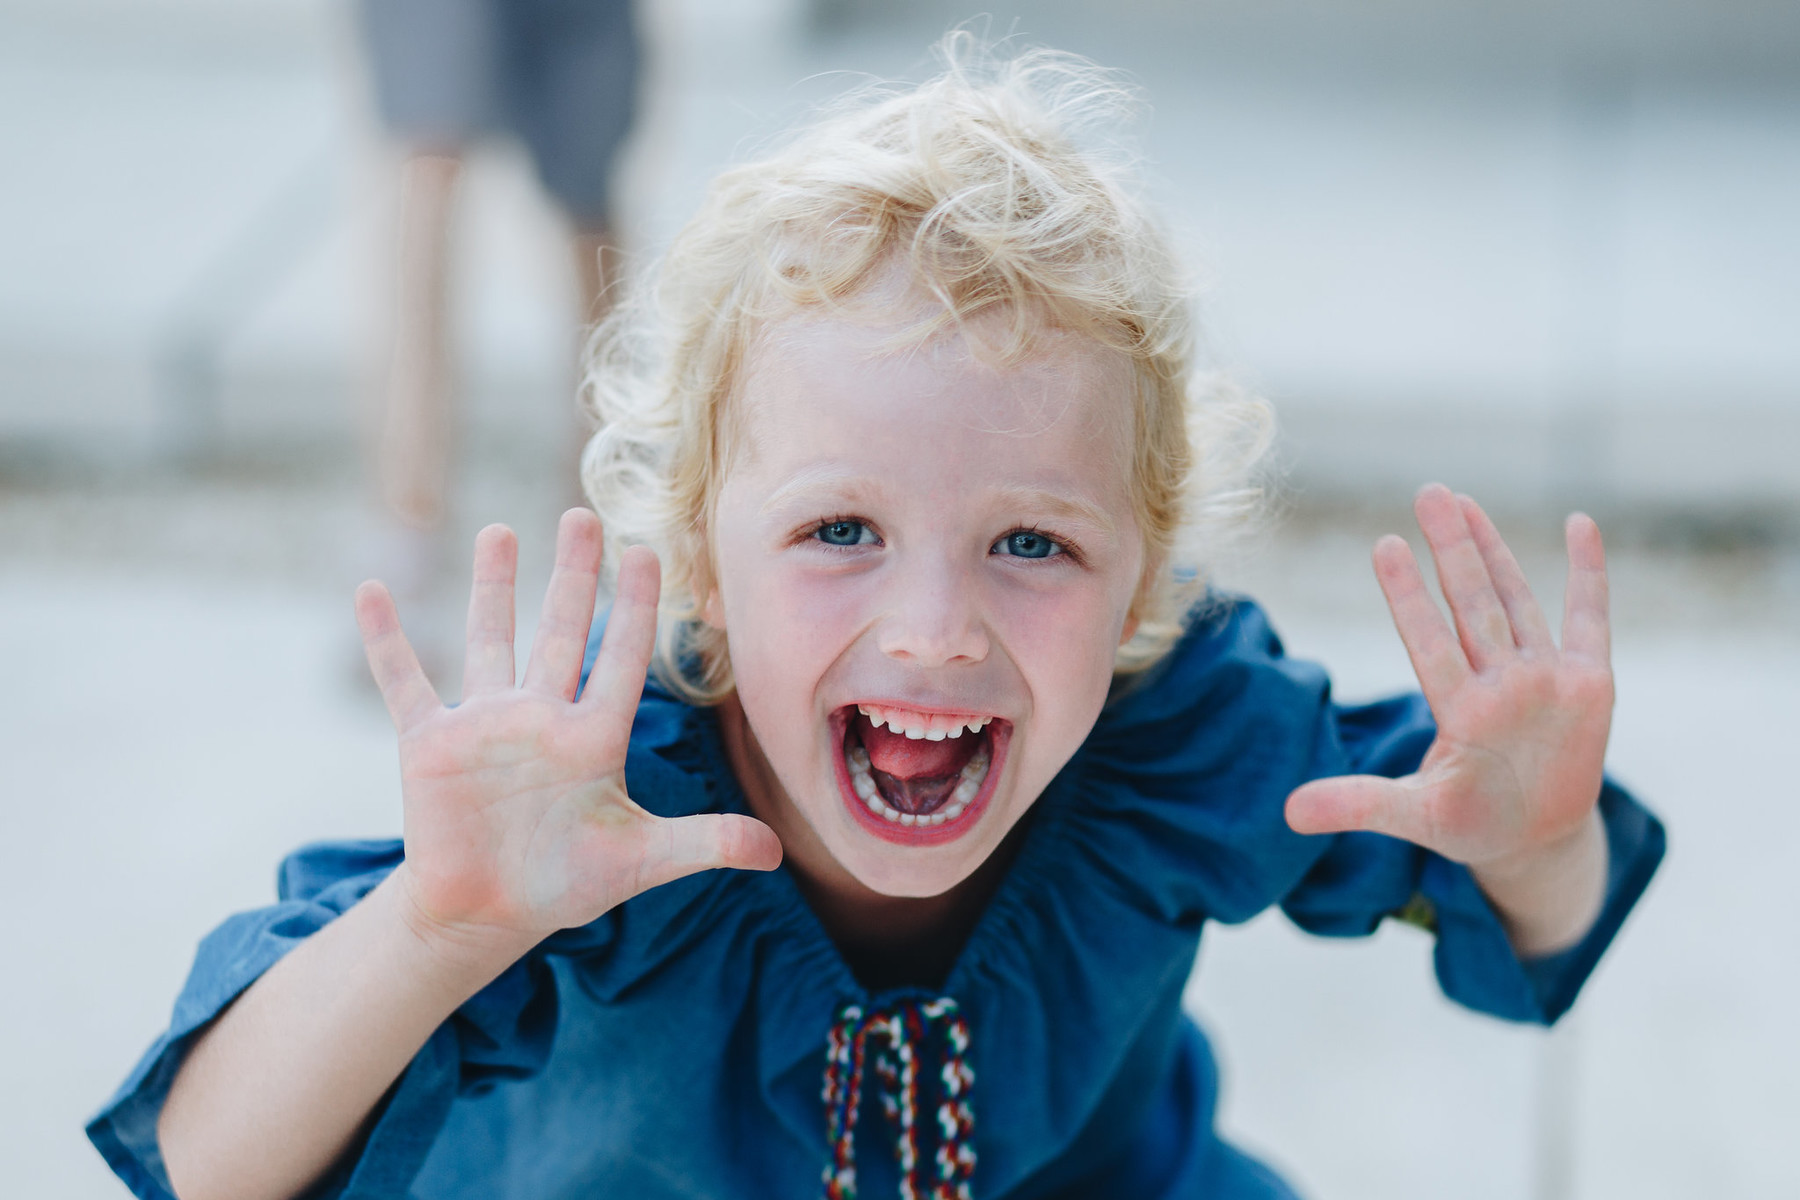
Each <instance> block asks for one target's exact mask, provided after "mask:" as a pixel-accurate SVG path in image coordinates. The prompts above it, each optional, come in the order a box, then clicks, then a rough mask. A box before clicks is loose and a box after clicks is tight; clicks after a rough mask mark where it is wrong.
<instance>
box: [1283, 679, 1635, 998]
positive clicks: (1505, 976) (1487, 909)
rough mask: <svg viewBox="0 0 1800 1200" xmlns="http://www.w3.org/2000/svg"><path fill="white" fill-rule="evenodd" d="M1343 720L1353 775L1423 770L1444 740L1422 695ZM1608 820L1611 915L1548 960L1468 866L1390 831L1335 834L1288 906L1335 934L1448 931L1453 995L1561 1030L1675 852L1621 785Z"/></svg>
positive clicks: (1448, 984)
mask: <svg viewBox="0 0 1800 1200" xmlns="http://www.w3.org/2000/svg"><path fill="white" fill-rule="evenodd" d="M1332 718H1333V721H1334V724H1335V734H1336V737H1337V740H1338V742H1339V743H1340V744H1341V746H1342V748H1343V752H1344V755H1345V757H1346V758H1347V760H1348V771H1349V772H1350V773H1356V774H1373V775H1387V776H1390V777H1394V776H1399V775H1404V774H1407V773H1409V772H1411V771H1412V770H1413V769H1414V768H1415V767H1417V765H1418V763H1419V761H1420V760H1421V759H1422V758H1423V757H1424V754H1425V751H1426V750H1427V749H1428V748H1429V747H1430V745H1431V741H1432V738H1433V737H1434V736H1435V733H1436V730H1435V726H1434V725H1433V723H1432V719H1431V711H1430V709H1429V708H1428V707H1427V706H1426V704H1425V700H1424V698H1423V697H1421V696H1417V695H1411V696H1402V697H1397V698H1395V699H1392V700H1385V701H1382V702H1379V703H1376V704H1369V705H1362V706H1357V707H1341V706H1334V708H1333V709H1332ZM1600 816H1601V819H1602V822H1603V823H1604V825H1605V828H1606V840H1607V850H1608V869H1607V885H1606V898H1605V900H1604V901H1603V903H1602V905H1601V909H1600V915H1599V917H1598V918H1597V919H1596V920H1595V922H1594V925H1593V927H1592V928H1591V929H1590V930H1589V931H1588V933H1587V935H1586V936H1585V937H1583V938H1582V940H1581V941H1580V942H1578V943H1577V944H1576V945H1574V946H1573V947H1571V948H1569V949H1568V950H1565V951H1562V952H1559V953H1557V954H1554V955H1550V956H1547V957H1544V958H1538V959H1526V960H1521V959H1520V958H1519V957H1518V956H1517V955H1516V954H1515V953H1514V952H1513V949H1512V945H1511V943H1510V942H1509V941H1508V940H1507V937H1506V931H1505V929H1504V928H1503V927H1502V926H1501V924H1500V918H1499V916H1498V914H1496V913H1495V912H1494V909H1493V906H1492V905H1491V904H1490V903H1489V902H1488V899H1487V897H1486V895H1485V894H1483V892H1482V890H1481V888H1480V886H1479V885H1478V884H1477V883H1476V882H1475V878H1474V876H1473V875H1472V874H1471V873H1470V871H1469V869H1468V868H1467V867H1464V866H1462V865H1461V864H1458V863H1454V862H1451V861H1450V860H1448V859H1445V858H1443V857H1440V856H1439V855H1437V854H1434V853H1432V852H1430V851H1428V850H1425V849H1423V848H1421V847H1419V846H1415V845H1413V844H1411V843H1409V842H1405V841H1401V840H1399V839H1397V838H1391V837H1387V836H1385V835H1382V834H1376V833H1341V834H1335V835H1330V843H1329V845H1328V847H1327V848H1326V849H1325V850H1324V852H1323V853H1322V854H1320V856H1319V858H1318V859H1317V861H1316V862H1315V863H1314V864H1313V866H1312V868H1311V869H1310V870H1309V871H1308V872H1307V873H1306V875H1305V876H1304V877H1303V878H1302V879H1301V881H1300V883H1299V884H1298V886H1296V887H1295V888H1294V889H1293V890H1292V891H1291V892H1289V893H1288V894H1287V895H1286V896H1285V897H1284V898H1283V900H1282V908H1283V910H1284V911H1286V913H1287V914H1288V916H1289V917H1290V918H1291V919H1292V920H1293V921H1294V923H1295V924H1297V925H1299V926H1300V927H1301V928H1302V929H1305V930H1307V931H1309V932H1311V933H1316V934H1322V935H1325V936H1328V937H1354V936H1362V935H1366V934H1369V933H1373V932H1374V930H1375V928H1376V927H1377V926H1378V925H1379V924H1380V923H1381V922H1382V920H1384V919H1386V918H1396V919H1399V920H1403V921H1407V922H1409V923H1412V924H1416V925H1419V926H1421V927H1423V928H1425V929H1427V930H1430V931H1431V932H1432V933H1434V934H1435V935H1436V939H1437V944H1436V948H1435V950H1434V953H1433V958H1434V962H1435V966H1436V969H1437V977H1438V982H1439V984H1440V986H1442V988H1443V989H1444V994H1445V995H1447V996H1449V997H1450V998H1451V999H1452V1000H1455V1001H1456V1002H1457V1003H1459V1004H1462V1005H1465V1006H1466V1007H1469V1008H1472V1009H1475V1010H1477V1011H1480V1012H1485V1013H1489V1014H1492V1015H1494V1016H1498V1017H1504V1018H1507V1019H1509V1020H1514V1021H1529V1022H1533V1023H1537V1024H1545V1025H1547V1024H1551V1023H1553V1022H1554V1021H1556V1020H1557V1018H1559V1017H1560V1016H1562V1014H1563V1013H1565V1012H1567V1011H1568V1009H1569V1007H1570V1006H1571V1005H1573V1004H1574V1002H1575V997H1576V995H1577V994H1578V993H1579V992H1580V990H1581V987H1582V984H1583V983H1584V982H1586V980H1587V977H1588V975H1589V974H1590V973H1591V972H1592V971H1593V969H1594V966H1595V964H1596V963H1598V962H1599V960H1600V956H1601V954H1602V953H1603V952H1604V951H1605V950H1606V948H1607V946H1608V945H1609V944H1610V943H1611V942H1612V939H1613V937H1614V936H1615V935H1616V934H1617V933H1618V931H1619V928H1620V926H1621V925H1622V924H1623V923H1624V921H1625V917H1626V915H1627V914H1628V913H1629V912H1630V911H1631V908H1632V906H1633V905H1634V904H1636V902H1637V899H1638V897H1639V896H1640V895H1642V894H1643V891H1644V889H1645V887H1646V886H1648V884H1649V882H1650V877H1651V875H1653V874H1654V873H1655V871H1656V867H1657V864H1658V863H1659V862H1661V860H1662V856H1663V852H1664V848H1665V840H1664V832H1663V827H1662V824H1661V822H1659V821H1658V820H1657V819H1656V818H1655V817H1654V816H1652V815H1651V814H1650V813H1649V812H1648V811H1647V810H1646V809H1645V808H1644V807H1643V806H1642V805H1641V804H1639V803H1638V802H1637V801H1636V800H1635V799H1633V798H1632V797H1631V796H1630V795H1629V794H1628V793H1627V792H1626V791H1625V790H1624V789H1623V788H1621V787H1619V786H1618V785H1617V784H1616V783H1614V782H1613V781H1612V780H1611V779H1608V780H1607V781H1606V782H1605V783H1604V785H1603V787H1602V789H1601V794H1600Z"/></svg>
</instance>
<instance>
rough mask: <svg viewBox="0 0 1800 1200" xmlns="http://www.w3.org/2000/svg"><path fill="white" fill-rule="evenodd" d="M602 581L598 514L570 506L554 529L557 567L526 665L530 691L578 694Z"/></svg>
mask: <svg viewBox="0 0 1800 1200" xmlns="http://www.w3.org/2000/svg"><path fill="white" fill-rule="evenodd" d="M599 586H600V518H599V517H596V516H595V515H594V514H593V513H592V512H591V511H589V510H588V509H585V508H571V509H570V510H569V511H568V512H566V513H564V514H563V515H562V522H561V524H560V525H558V527H557V530H556V567H555V569H554V570H552V571H551V572H550V587H549V590H547V591H546V592H545V593H544V615H543V616H542V617H541V618H540V619H539V620H538V628H537V636H536V637H535V638H533V639H532V642H531V661H530V662H529V663H528V664H526V667H525V687H526V689H527V690H529V691H534V692H542V693H544V694H546V695H552V696H561V697H562V698H563V699H565V700H573V699H574V698H575V684H576V682H577V681H578V680H579V679H580V678H581V657H582V652H583V651H584V650H586V649H587V639H588V629H589V627H590V626H592V625H593V623H594V592H595V591H596V590H597V589H598V588H599Z"/></svg>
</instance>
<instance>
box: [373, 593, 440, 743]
mask: <svg viewBox="0 0 1800 1200" xmlns="http://www.w3.org/2000/svg"><path fill="white" fill-rule="evenodd" d="M356 625H357V628H358V629H360V630H362V639H363V652H364V653H365V654H367V655H368V657H369V670H370V671H371V672H372V673H373V674H374V676H375V686H376V687H378V688H380V689H381V698H382V700H384V701H386V703H387V710H388V716H390V717H392V718H393V720H394V728H395V729H398V730H399V731H400V732H401V733H405V732H406V731H407V730H408V729H411V728H412V727H413V726H414V725H417V724H418V723H419V722H420V721H423V720H424V719H425V718H426V717H427V716H429V715H431V714H432V713H434V712H436V711H437V710H438V708H440V707H441V703H440V701H439V700H438V695H437V693H436V692H435V691H433V690H432V687H431V681H430V680H429V679H427V678H425V671H424V669H423V668H421V667H420V666H419V656H418V655H416V654H414V653H413V648H412V643H411V642H408V641H407V640H406V634H405V633H404V632H402V631H401V629H400V614H399V613H398V612H396V611H395V610H394V597H393V596H392V595H390V594H389V593H388V590H387V586H386V585H385V584H382V583H378V582H376V581H375V580H373V579H371V580H369V581H368V582H366V583H364V584H363V585H362V586H361V587H359V588H357V589H356Z"/></svg>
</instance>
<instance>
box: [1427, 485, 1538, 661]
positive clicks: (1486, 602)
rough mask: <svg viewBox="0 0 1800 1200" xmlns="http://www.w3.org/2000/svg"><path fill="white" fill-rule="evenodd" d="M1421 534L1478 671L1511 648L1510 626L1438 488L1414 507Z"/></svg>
mask: <svg viewBox="0 0 1800 1200" xmlns="http://www.w3.org/2000/svg"><path fill="white" fill-rule="evenodd" d="M1413 512H1414V514H1415V515H1416V516H1417V517H1418V519H1419V529H1420V530H1421V531H1422V532H1423V533H1424V534H1425V541H1426V543H1427V544H1428V545H1429V546H1430V547H1431V558H1432V561H1433V562H1434V563H1436V564H1437V576H1438V583H1439V585H1440V586H1441V587H1442V588H1443V591H1444V600H1445V602H1446V603H1448V604H1449V605H1450V616H1451V618H1452V619H1453V620H1454V621H1455V622H1456V631H1457V634H1458V635H1459V636H1460V637H1461V638H1462V644H1463V650H1464V652H1465V653H1466V654H1467V655H1468V657H1469V665H1470V666H1472V667H1474V668H1475V669H1476V670H1477V671H1479V670H1481V669H1482V668H1483V667H1485V666H1487V665H1489V664H1490V663H1493V662H1495V661H1497V660H1499V659H1500V658H1502V657H1504V656H1505V655H1506V654H1508V653H1510V652H1511V651H1512V650H1513V648H1514V645H1515V643H1514V640H1513V631H1512V622H1511V621H1509V620H1507V618H1506V608H1505V606H1503V605H1502V604H1501V603H1500V596H1499V593H1497V592H1496V591H1494V581H1493V578H1492V577H1491V576H1490V575H1489V574H1488V569H1487V564H1486V563H1485V562H1483V561H1482V559H1481V551H1480V550H1479V549H1478V548H1477V547H1476V545H1475V538H1474V535H1473V534H1471V533H1470V532H1469V522H1468V521H1467V520H1466V519H1465V518H1464V517H1463V511H1462V506H1461V505H1460V504H1458V503H1457V502H1456V497H1455V496H1453V495H1451V493H1450V489H1449V488H1447V487H1445V486H1444V485H1443V484H1441V483H1433V484H1427V485H1426V486H1425V487H1424V488H1421V489H1420V491H1419V495H1418V497H1417V498H1416V499H1415V500H1414V501H1413Z"/></svg>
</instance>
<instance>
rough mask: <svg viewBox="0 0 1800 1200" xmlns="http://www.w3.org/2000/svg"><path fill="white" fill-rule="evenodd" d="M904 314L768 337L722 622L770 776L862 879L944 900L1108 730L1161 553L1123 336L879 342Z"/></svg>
mask: <svg viewBox="0 0 1800 1200" xmlns="http://www.w3.org/2000/svg"><path fill="white" fill-rule="evenodd" d="M900 328H901V327H900V326H899V325H891V326H871V325H868V324H852V323H848V322H844V321H837V320H823V319H809V318H793V319H790V320H788V321H785V322H782V323H780V324H778V325H776V326H775V327H774V328H772V329H770V330H768V331H767V336H766V337H765V338H764V339H763V340H762V341H761V342H760V343H759V345H758V348H757V349H756V350H755V351H754V352H753V353H752V354H751V356H750V359H749V362H748V364H747V365H746V368H745V373H744V376H743V378H742V386H741V389H740V391H739V394H738V395H737V397H735V398H734V401H733V403H735V404H739V405H741V408H740V409H739V410H738V414H737V415H738V416H739V418H740V419H739V421H738V422H737V424H736V437H737V438H738V439H739V440H738V441H737V442H736V444H734V446H733V451H734V454H733V456H732V460H731V464H730V468H729V471H728V474H727V476H726V478H725V480H724V482H723V483H722V485H721V487H720V490H719V493H718V499H717V506H716V510H715V513H714V519H713V523H712V530H711V539H712V547H713V555H714V565H715V569H716V580H717V590H716V592H715V593H714V594H713V596H712V597H711V599H710V601H709V603H708V617H709V619H710V620H712V621H713V622H714V623H715V624H718V625H722V626H723V628H724V630H725V633H726V639H727V643H728V645H729V648H730V654H731V665H732V671H733V674H734V676H735V679H736V683H737V690H738V699H739V702H740V703H741V704H742V706H743V710H744V714H745V716H746V718H747V720H748V723H749V727H750V730H751V733H752V734H753V736H754V739H755V742H756V745H757V748H759V749H760V750H761V753H762V756H763V757H764V758H765V759H766V760H767V763H768V765H769V767H770V768H771V769H772V773H773V775H774V777H775V781H774V782H769V783H757V782H756V781H752V780H746V781H745V785H746V787H747V788H748V789H750V790H751V791H752V793H753V796H754V794H755V793H756V791H757V790H758V789H759V788H761V789H763V790H764V791H766V792H771V793H774V794H772V795H763V796H761V797H760V798H761V799H762V800H763V801H764V803H765V804H767V805H772V806H773V811H775V812H776V813H777V814H778V815H779V816H780V817H781V821H780V822H778V824H780V823H786V824H788V825H789V827H790V829H792V828H797V826H795V825H794V824H793V821H794V818H795V817H796V816H797V817H798V818H800V820H802V821H804V823H805V825H806V826H807V827H810V830H811V833H812V834H813V835H815V836H816V838H817V840H818V842H819V843H820V844H822V846H823V847H824V849H825V850H826V851H828V852H829V854H830V855H831V857H832V858H833V859H835V860H836V863H837V864H838V865H840V866H842V867H843V868H844V869H845V870H847V871H848V872H849V873H850V874H851V875H852V876H854V877H855V878H856V879H857V880H859V881H860V882H861V883H862V884H864V885H865V886H867V887H869V888H871V889H873V890H875V891H877V892H881V893H884V894H886V895H891V896H934V895H937V894H939V893H941V892H944V891H946V890H948V889H949V888H951V887H952V886H954V885H955V884H957V883H958V882H960V881H961V880H963V879H964V878H966V877H967V876H968V875H969V874H970V873H972V872H973V871H974V870H975V868H976V867H978V866H979V865H980V864H981V863H982V862H983V861H984V860H985V859H986V858H987V857H988V855H989V854H991V853H992V852H993V851H994V849H995V847H996V846H998V845H999V843H1000V840H1001V839H1002V838H1003V837H1004V836H1005V835H1006V833H1007V831H1008V830H1010V829H1011V828H1012V827H1013V826H1014V825H1015V824H1016V823H1017V822H1018V820H1019V818H1020V817H1021V816H1023V815H1024V813H1025V811H1026V810H1027V809H1028V808H1029V807H1030V806H1031V803H1032V801H1034V800H1035V799H1036V798H1037V797H1038V795H1039V793H1040V792H1041V791H1042V790H1043V788H1044V787H1045V785H1046V784H1048V783H1049V782H1050V780H1051V778H1052V777H1053V776H1054V775H1055V774H1056V772H1057V771H1058V770H1059V769H1061V767H1062V766H1063V764H1064V763H1065V762H1067V761H1068V759H1069V757H1070V755H1072V754H1073V753H1074V751H1075V749H1076V748H1077V747H1078V746H1079V745H1080V744H1081V741H1082V739H1083V738H1085V737H1086V736H1087V734H1088V731H1089V730H1090V729H1091V728H1092V726H1093V723H1094V720H1095V718H1096V717H1097V716H1098V715H1099V712H1100V708H1101V705H1102V704H1103V703H1104V701H1105V699H1106V694H1107V687H1108V685H1109V683H1110V681H1111V678H1112V666H1113V653H1114V650H1115V648H1116V647H1117V646H1118V645H1119V643H1120V642H1121V640H1122V639H1123V638H1124V637H1125V636H1127V635H1128V633H1129V630H1128V629H1127V619H1128V614H1129V611H1130V608H1131V603H1132V599H1133V597H1134V595H1135V593H1136V590H1137V587H1138V584H1139V581H1140V578H1141V576H1142V574H1143V568H1144V562H1143V549H1142V541H1141V538H1140V537H1139V535H1138V529H1137V525H1136V521H1135V520H1134V518H1133V514H1132V504H1131V495H1130V491H1129V488H1130V483H1129V471H1130V466H1129V464H1130V459H1131V437H1132V430H1131V423H1130V416H1129V413H1130V409H1131V405H1130V402H1129V399H1128V396H1129V392H1128V389H1129V388H1130V387H1131V386H1132V380H1131V375H1130V370H1129V367H1128V364H1127V362H1126V361H1125V359H1124V358H1123V356H1122V355H1119V354H1118V353H1117V352H1115V351H1111V350H1107V349H1105V348H1104V347H1101V346H1099V345H1097V344H1096V343H1093V342H1091V341H1089V340H1087V339H1084V338H1079V337H1076V336H1073V335H1056V336H1050V337H1046V338H1044V339H1043V348H1042V349H1040V350H1039V351H1037V352H1036V353H1035V354H1034V355H1033V356H1032V357H1031V358H1029V359H1028V360H1027V361H1025V362H1024V363H1022V364H1020V365H1018V366H1016V367H1011V368H996V367H994V366H990V365H987V364H986V363H984V362H983V361H981V360H980V359H978V358H976V357H974V356H972V355H971V354H970V353H969V351H968V349H967V346H966V344H965V342H964V341H963V340H962V338H961V337H960V336H957V335H951V336H948V337H945V338H941V339H939V340H937V341H935V342H932V343H929V344H927V345H924V346H919V347H915V348H912V349H909V350H901V351H896V352H886V353H883V352H881V351H880V347H881V345H882V344H883V342H884V341H886V340H887V339H889V338H891V337H892V336H893V335H895V334H896V333H897V332H899V330H900ZM871 718H873V719H871ZM877 722H882V723H883V724H877ZM884 726H885V727H884ZM895 726H898V727H899V728H898V730H896V729H895V728H894V727H895ZM909 731H910V732H911V733H913V734H924V736H923V737H913V736H908V732H909ZM787 840H789V841H790V846H789V853H790V856H792V855H794V853H795V849H796V848H795V847H794V846H793V845H792V844H791V843H792V841H793V840H794V839H792V838H791V837H790V838H788V839H787Z"/></svg>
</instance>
